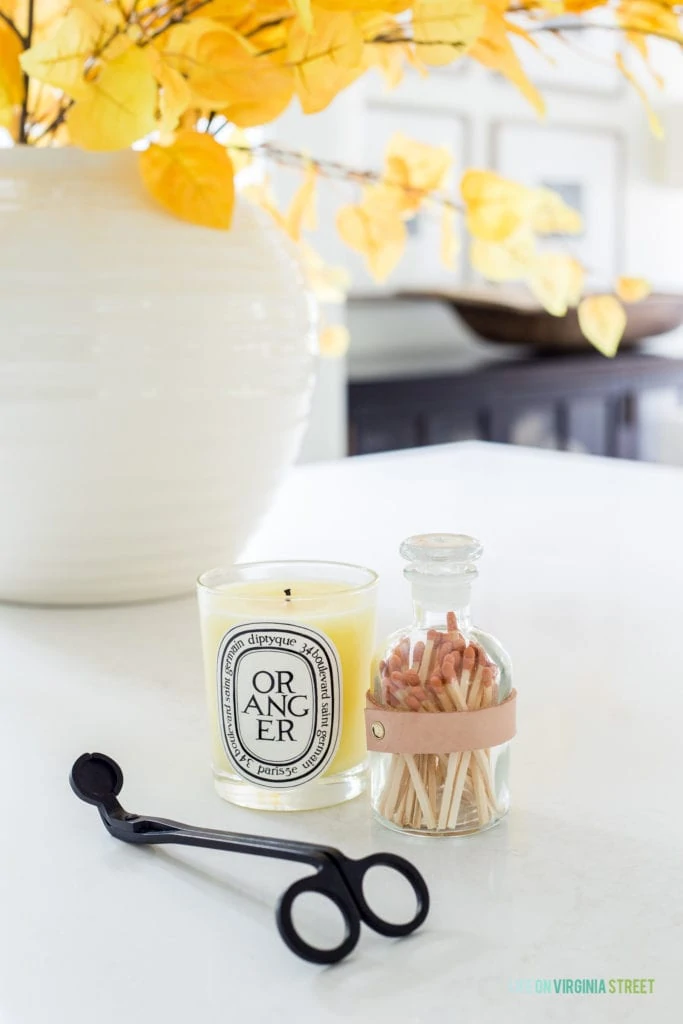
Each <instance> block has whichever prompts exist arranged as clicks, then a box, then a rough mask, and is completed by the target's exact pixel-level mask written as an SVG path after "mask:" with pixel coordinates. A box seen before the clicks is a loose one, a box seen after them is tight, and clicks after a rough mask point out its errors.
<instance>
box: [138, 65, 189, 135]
mask: <svg viewBox="0 0 683 1024" xmlns="http://www.w3.org/2000/svg"><path fill="white" fill-rule="evenodd" d="M147 52H148V56H149V58H150V62H151V66H152V72H153V74H154V77H155V78H156V80H157V82H158V83H159V86H160V91H159V115H160V117H159V122H158V124H157V128H158V130H159V131H160V132H161V134H162V135H165V134H167V133H169V132H173V131H175V129H176V128H177V127H178V122H179V120H180V118H181V116H182V115H183V114H184V113H185V111H186V110H187V108H188V107H189V106H190V103H191V102H192V93H191V91H190V87H189V85H188V84H187V81H186V79H185V78H184V77H183V75H181V74H180V72H179V71H176V69H175V68H173V67H171V66H170V65H169V64H167V63H166V62H165V61H164V59H163V57H162V56H161V54H159V53H158V51H156V50H155V49H154V47H150V48H149V50H148V51H147Z"/></svg>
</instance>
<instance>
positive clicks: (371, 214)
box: [336, 189, 406, 281]
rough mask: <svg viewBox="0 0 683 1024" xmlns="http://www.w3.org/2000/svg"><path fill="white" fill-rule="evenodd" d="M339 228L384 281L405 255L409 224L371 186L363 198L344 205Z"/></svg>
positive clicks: (375, 273)
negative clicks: (349, 204) (406, 225)
mask: <svg viewBox="0 0 683 1024" xmlns="http://www.w3.org/2000/svg"><path fill="white" fill-rule="evenodd" d="M336 223H337V231H338V232H339V235H340V237H341V238H342V240H343V241H344V242H346V244H347V245H349V246H350V247H351V248H352V249H355V250H356V251H357V252H360V253H361V254H362V255H363V256H364V257H365V262H366V265H367V267H368V270H369V271H370V273H371V274H372V276H373V277H374V278H375V280H376V281H384V280H385V278H387V277H388V276H389V274H390V273H391V271H392V270H393V269H394V267H395V266H396V264H397V263H398V262H399V260H400V259H401V256H402V255H403V252H404V250H405V245H406V227H405V224H404V223H403V221H402V220H401V218H400V216H399V215H398V213H397V211H396V208H395V207H393V206H391V205H389V204H387V203H386V202H385V201H384V199H383V198H382V197H380V198H379V199H378V198H377V193H375V192H374V190H373V189H367V190H366V195H365V197H364V199H363V201H362V202H361V203H359V204H357V205H355V206H343V207H342V208H341V209H340V210H339V211H338V213H337V219H336Z"/></svg>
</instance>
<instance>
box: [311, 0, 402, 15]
mask: <svg viewBox="0 0 683 1024" xmlns="http://www.w3.org/2000/svg"><path fill="white" fill-rule="evenodd" d="M412 6H413V4H412V2H411V0H316V7H324V8H325V9H326V10H328V11H354V12H355V11H358V13H359V14H363V13H364V12H365V11H373V12H374V11H382V12H385V13H386V12H389V13H391V14H400V13H401V11H406V10H408V8H410V7H412Z"/></svg>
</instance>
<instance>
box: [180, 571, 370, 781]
mask: <svg viewBox="0 0 683 1024" xmlns="http://www.w3.org/2000/svg"><path fill="white" fill-rule="evenodd" d="M286 588H290V589H291V593H292V598H293V600H290V601H287V600H285V593H284V592H285V589H286ZM296 598H306V600H304V601H301V603H299V602H297V600H296ZM200 609H201V626H202V642H203V647H204V666H205V678H206V691H207V699H208V706H209V722H210V728H211V744H212V750H213V763H214V767H215V768H216V769H218V770H219V771H221V772H227V773H233V772H234V770H233V768H232V766H231V764H230V762H229V761H228V758H227V756H226V754H225V750H224V749H223V742H222V739H221V730H220V724H219V709H218V699H217V695H216V659H217V656H218V648H219V646H220V643H221V641H222V639H223V637H224V636H225V634H226V633H227V632H228V630H229V629H231V628H232V626H235V625H237V624H238V623H242V622H250V621H257V620H284V621H289V622H297V623H301V624H303V625H306V626H310V627H311V628H313V629H317V630H319V631H320V632H321V633H324V634H325V635H326V636H327V637H328V638H329V639H330V640H331V641H332V643H333V644H334V646H335V648H336V649H337V653H338V655H339V660H340V663H341V676H342V694H343V697H342V706H343V712H342V725H341V732H340V738H339V746H338V748H337V753H336V754H335V756H334V758H333V759H332V761H331V763H330V765H329V766H328V768H327V769H326V770H325V772H324V773H323V774H322V775H321V776H320V777H321V778H325V777H326V776H329V775H335V774H336V773H338V772H343V771H346V770H347V769H349V768H353V767H354V766H355V765H358V764H360V763H361V762H362V761H364V760H365V756H366V746H365V723H364V715H363V710H364V708H365V693H366V691H367V689H368V687H369V685H370V667H371V661H372V656H373V653H374V631H375V613H374V605H373V602H372V598H371V597H370V596H369V595H368V594H367V593H364V592H363V591H360V592H353V591H350V590H349V588H348V584H344V583H334V582H326V581H317V580H316V581H294V582H291V581H289V582H288V581H287V580H282V581H274V580H268V581H265V582H261V581H254V582H238V583H229V584H225V585H223V586H221V587H220V588H218V589H215V590H212V591H210V592H209V593H206V594H204V595H200Z"/></svg>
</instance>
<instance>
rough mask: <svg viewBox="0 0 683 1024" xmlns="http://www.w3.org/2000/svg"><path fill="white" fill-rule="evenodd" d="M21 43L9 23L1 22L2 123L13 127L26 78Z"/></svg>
mask: <svg viewBox="0 0 683 1024" xmlns="http://www.w3.org/2000/svg"><path fill="white" fill-rule="evenodd" d="M20 54H21V43H20V42H19V40H18V39H17V36H16V34H15V33H14V32H12V30H11V29H10V28H9V26H8V25H5V23H4V22H0V124H1V125H4V127H5V128H11V127H12V125H13V124H14V118H15V113H16V108H17V107H18V106H19V105H20V104H21V102H22V100H23V98H24V78H23V75H22V73H21V66H20V64H19V55H20Z"/></svg>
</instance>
